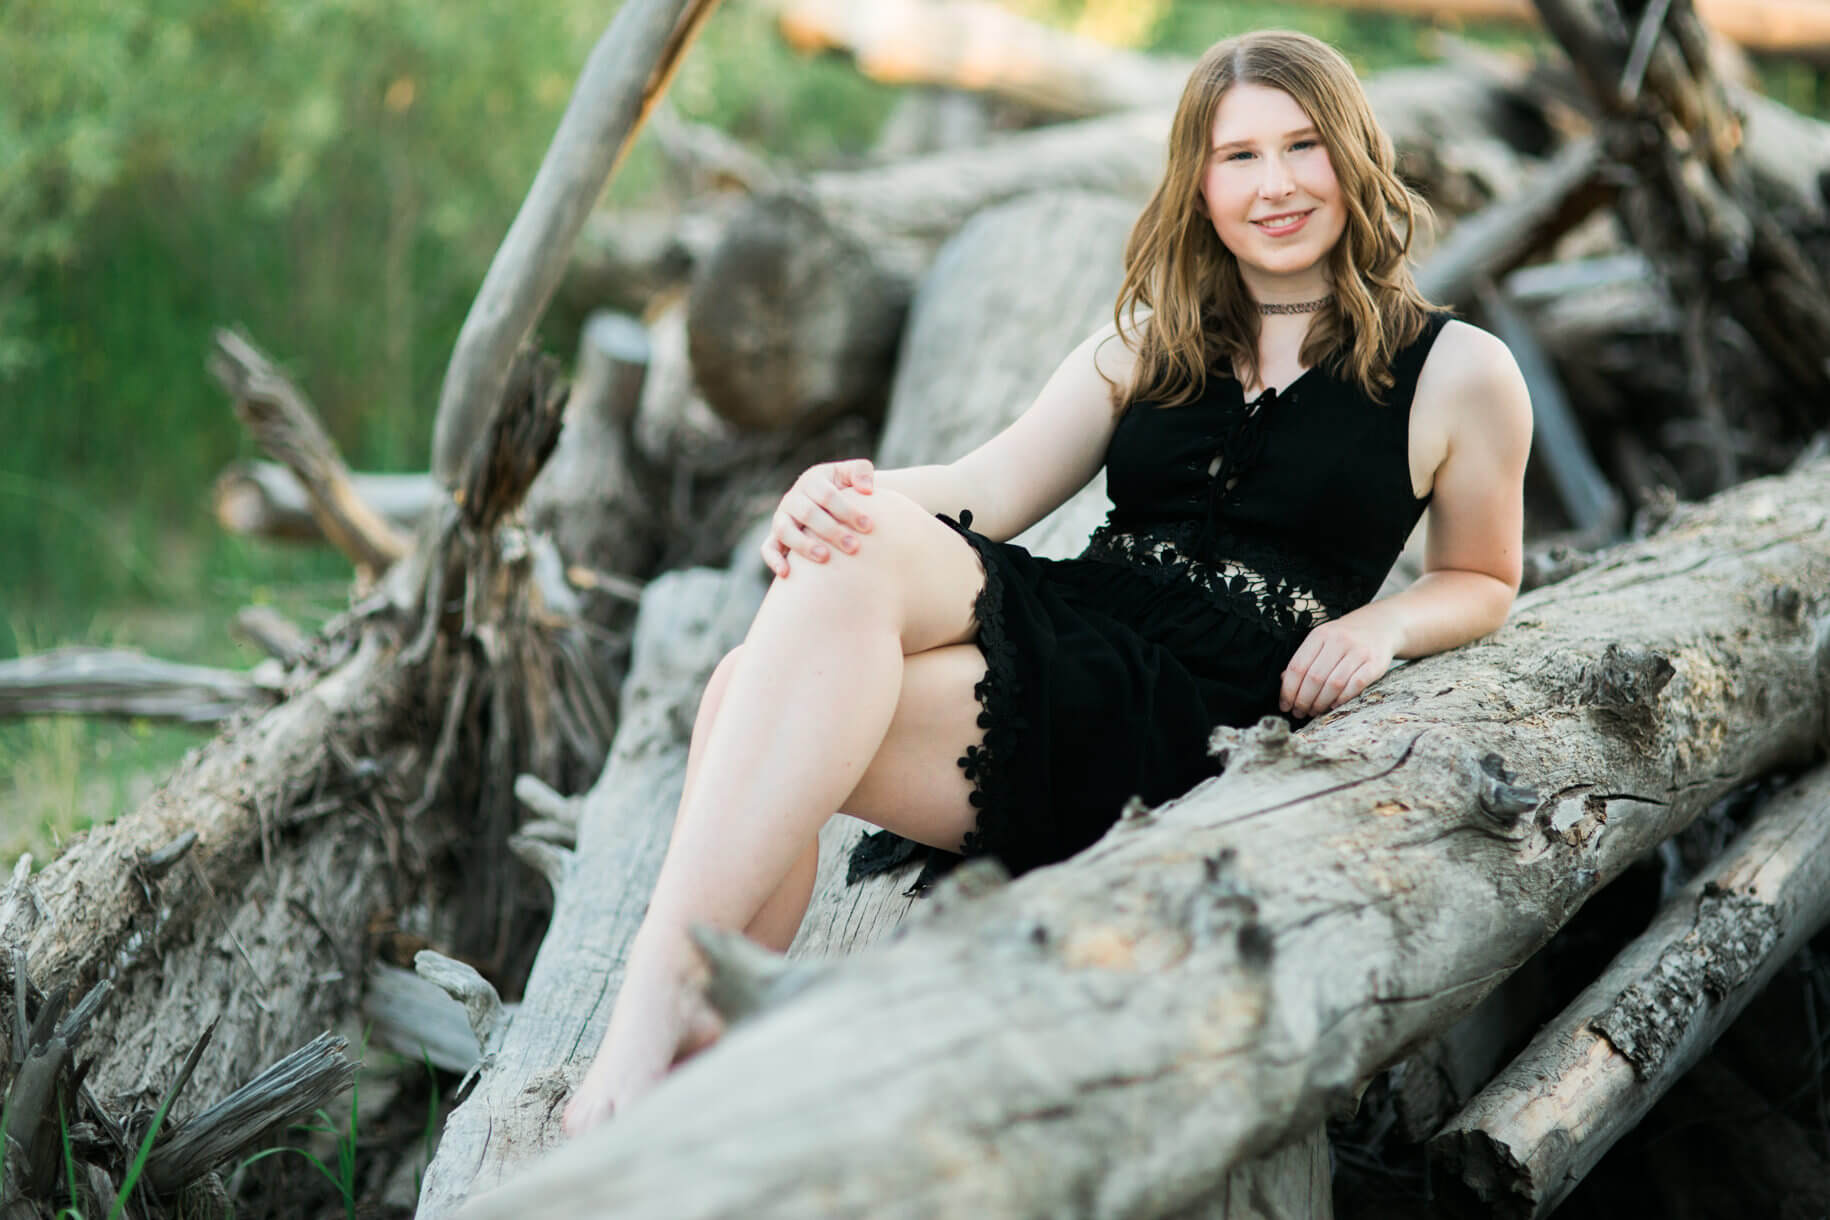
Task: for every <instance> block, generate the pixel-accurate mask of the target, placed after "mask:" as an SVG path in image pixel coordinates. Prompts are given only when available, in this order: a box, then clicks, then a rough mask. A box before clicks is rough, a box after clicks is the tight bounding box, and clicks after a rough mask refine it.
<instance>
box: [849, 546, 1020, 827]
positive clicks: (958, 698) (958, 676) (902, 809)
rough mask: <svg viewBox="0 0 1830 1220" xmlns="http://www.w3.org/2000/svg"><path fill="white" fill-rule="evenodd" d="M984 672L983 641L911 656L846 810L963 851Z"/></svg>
mask: <svg viewBox="0 0 1830 1220" xmlns="http://www.w3.org/2000/svg"><path fill="white" fill-rule="evenodd" d="M942 528H945V527H944V526H943V527H942ZM984 676H985V656H984V654H983V653H981V652H980V651H979V648H978V645H976V644H953V645H949V646H947V647H944V648H933V649H929V650H927V651H925V652H917V653H911V654H910V655H909V656H907V657H905V658H903V663H902V692H901V695H900V696H899V697H898V699H897V702H896V712H895V715H894V716H893V717H892V719H891V721H890V728H889V732H888V733H887V734H886V735H885V736H884V739H883V744H882V745H881V746H880V747H878V749H877V753H876V755H875V756H873V757H872V759H871V761H870V765H869V766H868V767H866V768H865V771H864V776H863V778H862V779H860V780H859V781H858V786H857V787H856V788H854V789H853V790H852V794H851V796H850V797H848V798H847V799H846V801H845V804H844V805H843V806H842V810H843V812H845V813H849V814H851V815H852V816H853V817H857V818H863V819H864V820H865V821H867V822H873V823H875V824H876V825H878V826H881V827H883V828H884V829H885V830H893V831H895V832H896V833H897V834H899V835H901V836H903V837H904V838H907V839H913V840H915V841H916V842H917V843H926V844H927V845H929V846H930V847H941V848H945V849H946V850H948V851H958V850H959V848H960V844H961V843H962V842H963V841H964V839H965V837H966V834H967V832H968V831H971V830H973V829H974V828H975V827H976V825H977V815H978V811H977V810H976V809H974V808H973V806H972V802H971V799H970V798H971V795H972V782H971V781H970V780H968V779H967V778H966V775H965V772H964V771H962V770H961V769H960V766H959V759H960V756H961V755H963V754H964V753H965V752H966V747H967V746H969V745H976V744H978V743H979V742H980V741H981V740H983V738H984V735H985V730H983V729H981V728H980V727H979V723H978V717H979V704H978V696H977V695H976V694H975V693H974V691H973V688H974V687H975V686H976V685H977V684H978V682H979V680H980V679H982V678H983V677H984Z"/></svg>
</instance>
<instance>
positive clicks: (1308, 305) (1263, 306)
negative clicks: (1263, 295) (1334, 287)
mask: <svg viewBox="0 0 1830 1220" xmlns="http://www.w3.org/2000/svg"><path fill="white" fill-rule="evenodd" d="M1332 300H1334V294H1333V293H1332V292H1331V293H1329V294H1328V295H1327V296H1325V297H1322V298H1320V299H1319V300H1314V301H1297V302H1295V303H1294V304H1289V305H1286V304H1284V303H1282V302H1280V301H1272V302H1269V303H1264V302H1260V303H1259V306H1258V312H1259V313H1314V312H1315V311H1316V310H1318V309H1320V308H1321V307H1322V306H1324V305H1326V304H1328V302H1330V301H1332Z"/></svg>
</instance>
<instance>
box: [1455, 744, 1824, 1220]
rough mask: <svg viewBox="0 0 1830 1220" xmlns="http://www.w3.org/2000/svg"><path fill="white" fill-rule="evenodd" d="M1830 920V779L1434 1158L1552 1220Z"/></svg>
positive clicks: (1785, 815) (1667, 911)
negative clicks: (1623, 1138)
mask: <svg viewBox="0 0 1830 1220" xmlns="http://www.w3.org/2000/svg"><path fill="white" fill-rule="evenodd" d="M1826 922H1830V769H1826V768H1823V767H1819V768H1818V769H1817V770H1815V771H1813V772H1811V773H1810V774H1809V775H1807V776H1806V777H1804V778H1802V779H1800V780H1799V781H1798V782H1796V783H1795V784H1793V785H1792V786H1790V787H1789V788H1787V789H1785V790H1784V791H1782V792H1780V793H1779V794H1777V795H1776V796H1774V797H1773V798H1772V799H1771V800H1770V801H1769V802H1768V803H1767V806H1766V807H1765V808H1764V809H1762V810H1761V812H1760V813H1759V815H1758V816H1757V817H1756V818H1755V820H1754V822H1753V824H1752V825H1750V826H1749V827H1748V828H1747V830H1746V831H1745V832H1744V833H1743V834H1742V835H1741V837H1740V838H1739V839H1737V840H1736V842H1735V843H1733V844H1732V845H1731V846H1730V847H1729V848H1728V850H1727V851H1725V852H1724V853H1723V854H1722V857H1721V858H1720V859H1719V860H1717V861H1716V862H1715V863H1714V864H1712V865H1711V866H1710V867H1709V868H1708V869H1707V870H1705V872H1704V873H1703V874H1702V875H1701V876H1699V877H1698V878H1697V879H1695V880H1694V881H1692V882H1691V883H1690V884H1688V885H1686V886H1684V887H1683V889H1681V890H1679V891H1678V892H1677V893H1676V894H1675V895H1673V896H1672V897H1671V899H1670V900H1668V901H1667V902H1666V903H1665V905H1664V908H1663V909H1662V910H1661V911H1660V912H1659V915H1658V917H1657V918H1656V919H1654V920H1653V922H1652V926H1651V927H1649V928H1647V929H1646V931H1645V932H1643V933H1641V934H1640V935H1639V936H1638V937H1637V938H1636V939H1635V940H1634V941H1633V943H1632V944H1630V945H1628V946H1627V947H1626V948H1625V949H1624V950H1622V952H1621V953H1620V955H1619V956H1617V957H1616V958H1615V959H1614V962H1613V964H1612V965H1611V966H1609V967H1608V969H1607V971H1606V972H1605V973H1604V974H1603V975H1602V976H1601V977H1600V978H1599V979H1597V980H1595V982H1594V983H1593V984H1591V985H1590V986H1589V987H1588V989H1587V990H1585V991H1584V992H1583V993H1582V994H1581V995H1579V996H1577V997H1576V999H1575V1000H1574V1001H1572V1002H1571V1003H1570V1005H1569V1006H1568V1007H1567V1008H1565V1009H1564V1010H1563V1012H1562V1013H1561V1014H1560V1015H1559V1016H1557V1017H1556V1018H1555V1019H1554V1020H1552V1021H1551V1022H1550V1023H1549V1024H1547V1025H1546V1026H1545V1027H1544V1028H1543V1030H1542V1031H1540V1032H1539V1034H1538V1036H1537V1037H1536V1038H1534V1039H1533V1040H1532V1043H1531V1045H1530V1046H1528V1047H1527V1048H1526V1049H1525V1050H1524V1051H1523V1052H1522V1053H1521V1054H1520V1055H1519V1056H1518V1058H1516V1059H1514V1060H1513V1061H1512V1063H1511V1064H1510V1065H1509V1066H1508V1067H1507V1068H1506V1070H1505V1071H1503V1072H1501V1073H1500V1074H1499V1076H1497V1077H1496V1078H1494V1079H1493V1080H1492V1081H1491V1082H1490V1083H1489V1084H1488V1085H1487V1087H1486V1088H1484V1089H1483V1090H1481V1092H1480V1094H1479V1095H1478V1096H1476V1097H1475V1098H1474V1099H1473V1100H1472V1101H1471V1102H1469V1103H1468V1105H1467V1107H1466V1108H1465V1109H1463V1110H1462V1112H1461V1113H1460V1114H1458V1115H1457V1116H1456V1117H1455V1119H1454V1120H1453V1121H1452V1122H1451V1123H1450V1124H1449V1125H1448V1127H1447V1128H1445V1129H1444V1131H1443V1132H1442V1133H1441V1135H1439V1136H1438V1137H1437V1139H1436V1141H1435V1142H1434V1144H1433V1145H1432V1149H1431V1150H1432V1154H1433V1155H1434V1156H1435V1157H1436V1158H1437V1159H1439V1160H1441V1161H1442V1162H1444V1163H1445V1164H1446V1166H1447V1167H1448V1168H1449V1170H1450V1171H1451V1172H1453V1173H1456V1174H1458V1175H1460V1176H1461V1178H1462V1180H1463V1181H1464V1182H1466V1183H1467V1184H1468V1186H1469V1187H1470V1188H1471V1189H1472V1190H1474V1192H1475V1193H1476V1194H1477V1195H1478V1196H1479V1197H1480V1199H1481V1200H1482V1202H1483V1203H1485V1204H1486V1205H1488V1206H1489V1207H1491V1208H1494V1209H1495V1211H1494V1214H1495V1215H1501V1216H1518V1217H1525V1216H1545V1215H1548V1214H1550V1212H1551V1211H1552V1210H1553V1209H1554V1208H1555V1207H1556V1206H1557V1204H1558V1203H1560V1202H1561V1201H1562V1200H1563V1199H1564V1198H1565V1197H1566V1196H1567V1195H1568V1194H1569V1192H1570V1191H1571V1190H1573V1189H1575V1187H1576V1185H1577V1183H1579V1182H1581V1181H1582V1179H1583V1178H1584V1177H1586V1176H1587V1175H1588V1172H1589V1171H1590V1170H1591V1169H1593V1168H1594V1167H1595V1165H1596V1163H1597V1162H1599V1161H1600V1160H1601V1158H1602V1157H1603V1156H1604V1155H1605V1154H1606V1153H1607V1151H1608V1149H1609V1148H1611V1147H1613V1145H1614V1142H1615V1141H1616V1140H1617V1139H1619V1138H1620V1137H1621V1136H1622V1135H1624V1134H1625V1133H1626V1132H1627V1131H1629V1130H1631V1129H1632V1128H1633V1127H1634V1126H1635V1125H1637V1124H1638V1122H1639V1120H1640V1119H1641V1118H1643V1117H1644V1116H1645V1114H1646V1112H1647V1111H1648V1110H1650V1109H1651V1108H1652V1106H1653V1103H1655V1102H1656V1101H1658V1099H1659V1098H1660V1097H1662V1096H1663V1095H1664V1094H1665V1092H1666V1091H1667V1090H1668V1089H1670V1088H1671V1086H1672V1085H1673V1084H1674V1083H1676V1081H1677V1080H1678V1079H1679V1078H1681V1077H1682V1076H1683V1075H1684V1073H1685V1072H1687V1071H1689V1070H1690V1068H1691V1067H1692V1066H1693V1065H1694V1064H1695V1063H1696V1062H1697V1061H1698V1060H1700V1059H1701V1058H1702V1057H1703V1056H1704V1054H1705V1053H1706V1052H1707V1051H1708V1050H1709V1048H1710V1046H1711V1045H1713V1044H1714V1042H1715V1040H1716V1038H1717V1037H1718V1036H1719V1035H1720V1034H1721V1033H1722V1031H1723V1030H1725V1029H1726V1028H1728V1026H1729V1025H1730V1024H1731V1023H1732V1022H1733V1021H1734V1019H1735V1018H1736V1017H1737V1016H1739V1015H1740V1013H1741V1010H1742V1009H1743V1008H1744V1007H1745V1006H1746V1004H1747V1002H1748V1001H1749V1000H1751V999H1752V998H1753V997H1754V996H1755V995H1757V994H1758V993H1759V992H1760V989H1761V988H1762V987H1764V986H1765V985H1766V983H1767V981H1768V980H1769V979H1771V978H1772V976H1773V973H1774V972H1775V971H1776V970H1778V968H1779V967H1780V965H1781V964H1782V963H1784V962H1785V961H1787V960H1788V959H1789V958H1791V957H1792V956H1793V955H1794V954H1795V953H1796V952H1797V951H1798V950H1799V949H1800V948H1801V947H1803V945H1804V943H1805V942H1806V941H1808V940H1809V939H1810V938H1811V937H1812V936H1813V935H1814V934H1815V933H1816V932H1817V931H1818V930H1819V929H1820V928H1822V927H1823V926H1824V924H1825V923H1826Z"/></svg>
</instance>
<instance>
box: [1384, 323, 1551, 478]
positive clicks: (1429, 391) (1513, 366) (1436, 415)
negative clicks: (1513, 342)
mask: <svg viewBox="0 0 1830 1220" xmlns="http://www.w3.org/2000/svg"><path fill="white" fill-rule="evenodd" d="M1411 409H1412V413H1413V415H1417V414H1422V415H1423V416H1424V417H1425V418H1426V419H1427V421H1428V423H1429V424H1430V426H1431V427H1432V429H1433V430H1435V431H1437V432H1438V433H1439V435H1440V436H1441V438H1442V440H1443V441H1444V442H1445V444H1444V448H1445V449H1449V450H1452V449H1454V448H1456V447H1457V446H1458V445H1459V444H1462V443H1466V442H1470V441H1478V442H1483V443H1485V444H1488V445H1493V446H1496V447H1498V448H1501V449H1507V450H1510V449H1515V448H1520V447H1525V446H1529V444H1530V442H1531V394H1530V392H1529V391H1528V390H1527V389H1526V386H1525V377H1524V375H1523V374H1522V373H1520V372H1519V364H1518V361H1516V360H1514V359H1513V357H1512V349H1510V348H1508V347H1507V346H1506V345H1505V344H1504V343H1502V342H1501V341H1500V340H1499V339H1498V338H1497V337H1496V336H1494V335H1492V334H1490V333H1489V332H1487V331H1485V330H1482V329H1481V328H1480V327H1478V326H1475V325H1473V324H1471V323H1468V322H1463V321H1460V320H1459V319H1457V320H1452V321H1450V322H1449V323H1448V324H1447V325H1445V326H1444V327H1443V328H1442V333H1441V334H1440V335H1438V336H1437V337H1436V342H1435V344H1434V345H1433V346H1432V347H1431V348H1430V354H1429V357H1428V358H1427V359H1426V360H1425V361H1424V363H1423V371H1422V373H1421V374H1420V375H1419V377H1418V380H1417V393H1416V398H1415V399H1414V400H1413V405H1412V408H1411Z"/></svg>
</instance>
